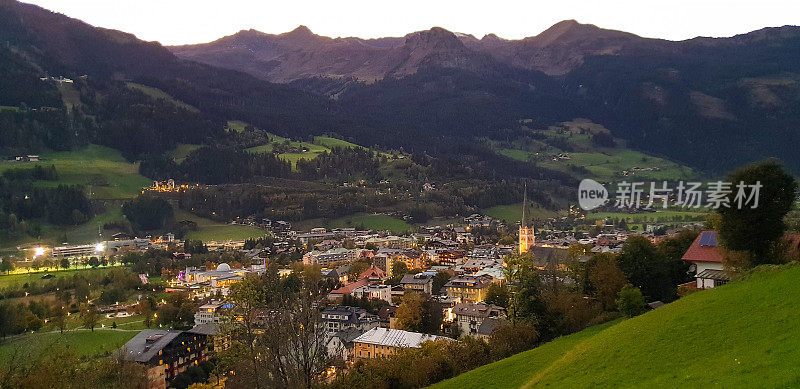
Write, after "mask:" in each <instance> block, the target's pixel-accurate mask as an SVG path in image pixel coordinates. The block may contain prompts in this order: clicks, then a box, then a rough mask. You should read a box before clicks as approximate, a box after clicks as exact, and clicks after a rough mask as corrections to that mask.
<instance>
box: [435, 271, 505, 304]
mask: <svg viewBox="0 0 800 389" xmlns="http://www.w3.org/2000/svg"><path fill="white" fill-rule="evenodd" d="M492 280H493V279H492V277H491V276H488V275H482V276H471V275H462V276H458V277H454V278H451V279H450V281H447V283H446V284H445V285H444V287H445V290H447V296H448V297H458V298H460V299H461V301H463V302H473V303H476V302H479V301H483V300H484V299H485V298H486V292H487V291H488V290H489V285H490V284H491V283H492Z"/></svg>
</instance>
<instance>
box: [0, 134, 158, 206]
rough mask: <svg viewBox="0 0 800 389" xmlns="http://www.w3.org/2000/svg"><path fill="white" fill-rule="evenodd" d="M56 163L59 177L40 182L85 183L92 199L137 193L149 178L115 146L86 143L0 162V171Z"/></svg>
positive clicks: (42, 184)
mask: <svg viewBox="0 0 800 389" xmlns="http://www.w3.org/2000/svg"><path fill="white" fill-rule="evenodd" d="M35 165H42V166H49V165H55V167H56V170H57V171H58V175H59V180H58V181H39V182H37V185H40V186H57V185H59V184H66V185H84V186H86V187H87V190H88V191H89V195H90V196H91V197H92V198H95V199H125V198H131V197H134V196H136V195H137V194H138V193H140V191H141V189H142V188H143V187H147V186H149V185H150V184H151V182H150V180H149V179H147V178H145V177H144V176H142V175H140V174H139V166H138V165H137V164H132V163H128V162H127V161H125V159H124V158H122V155H120V153H119V152H118V151H117V150H114V149H111V148H108V147H103V146H98V145H89V146H87V147H85V148H83V149H80V150H76V151H64V152H57V153H48V154H43V155H42V156H41V161H40V162H28V163H24V164H21V163H13V162H0V172H3V171H5V170H8V169H29V168H32V167H33V166H35Z"/></svg>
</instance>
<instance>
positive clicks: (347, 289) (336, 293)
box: [328, 279, 369, 302]
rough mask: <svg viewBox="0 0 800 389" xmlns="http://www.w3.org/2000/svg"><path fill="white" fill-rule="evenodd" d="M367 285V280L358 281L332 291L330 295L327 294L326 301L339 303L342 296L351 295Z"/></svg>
mask: <svg viewBox="0 0 800 389" xmlns="http://www.w3.org/2000/svg"><path fill="white" fill-rule="evenodd" d="M367 284H369V280H367V279H360V280H358V281H356V282H351V283H349V284H347V285H345V286H343V287H341V288H338V289H334V290H332V291H331V292H330V293H328V300H330V301H334V300H339V301H340V302H341V299H342V298H343V297H344V295H346V294H349V295H352V294H353V291H354V290H356V289H358V288H360V287H362V286H364V285H367Z"/></svg>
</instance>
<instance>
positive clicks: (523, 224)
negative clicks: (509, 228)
mask: <svg viewBox="0 0 800 389" xmlns="http://www.w3.org/2000/svg"><path fill="white" fill-rule="evenodd" d="M526 208H528V183H527V182H526V183H525V189H524V191H523V194H522V220H521V221H520V223H519V253H520V254H522V253H525V252H527V251H528V249H530V247H531V246H533V244H534V243H535V242H536V236H535V235H534V233H533V226H531V227H528V220H527V217H526Z"/></svg>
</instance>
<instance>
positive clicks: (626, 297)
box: [617, 285, 644, 317]
mask: <svg viewBox="0 0 800 389" xmlns="http://www.w3.org/2000/svg"><path fill="white" fill-rule="evenodd" d="M617 309H619V311H620V313H622V314H623V315H625V316H628V317H634V316H637V315H640V314H642V313H643V312H644V296H642V291H641V290H639V288H637V287H635V286H633V285H626V286H625V287H624V288H622V290H621V291H619V298H618V299H617Z"/></svg>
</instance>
